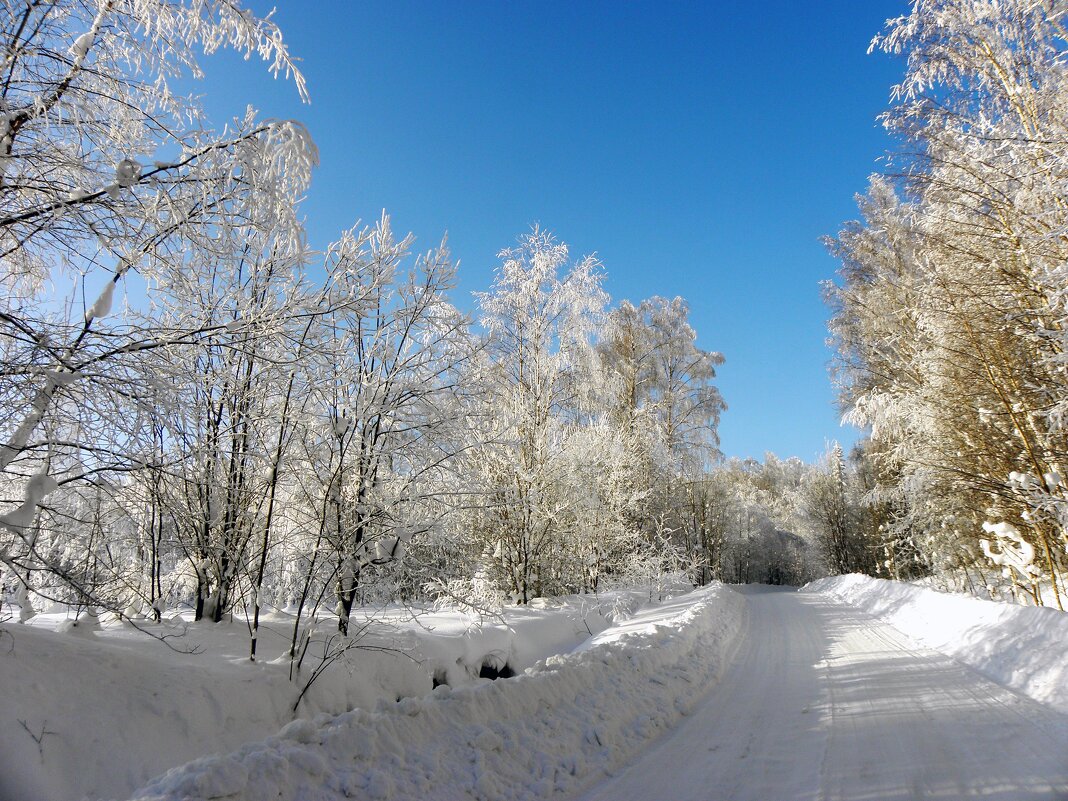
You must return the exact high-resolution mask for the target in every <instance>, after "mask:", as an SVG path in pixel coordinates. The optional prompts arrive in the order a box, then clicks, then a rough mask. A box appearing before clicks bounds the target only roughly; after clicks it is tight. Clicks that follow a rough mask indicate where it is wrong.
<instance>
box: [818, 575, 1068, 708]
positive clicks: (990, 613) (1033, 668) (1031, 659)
mask: <svg viewBox="0 0 1068 801" xmlns="http://www.w3.org/2000/svg"><path fill="white" fill-rule="evenodd" d="M803 591H807V592H822V593H827V594H828V595H831V596H833V597H835V598H837V599H838V600H841V601H844V602H846V603H848V604H852V605H854V606H857V607H860V608H861V609H862V610H864V611H865V612H867V613H868V614H871V615H874V616H875V617H877V618H880V619H881V620H884V621H886V622H887V623H889V624H891V625H892V626H894V627H895V628H897V629H898V630H900V631H901V632H903V633H904V634H906V635H908V636H909V637H911V638H912V639H913V640H915V641H916V642H917V643H920V644H921V645H925V646H927V647H928V648H934V649H935V650H938V651H941V652H942V653H944V654H948V655H949V656H952V657H953V658H955V659H957V660H958V661H960V662H962V663H964V664H966V665H968V666H969V667H971V668H973V669H975V670H977V671H978V672H980V673H982V674H983V675H984V676H986V677H987V678H990V679H992V680H993V681H996V682H997V683H998V684H1001V685H1002V686H1005V687H1009V688H1011V689H1013V690H1016V691H1018V692H1020V693H1023V694H1024V695H1027V696H1029V697H1031V698H1034V699H1035V700H1036V701H1041V702H1043V703H1046V704H1049V705H1051V706H1053V707H1055V708H1057V709H1059V710H1061V711H1062V712H1068V614H1065V613H1064V612H1060V611H1057V610H1055V609H1048V608H1035V607H1027V606H1015V605H1013V604H1005V603H997V602H994V601H983V600H979V599H976V598H972V597H970V596H964V595H949V594H947V593H942V592H937V591H935V590H929V589H925V588H923V587H917V586H914V585H912V584H903V583H901V582H897V581H886V580H884V579H874V578H870V577H868V576H861V575H850V576H834V577H832V578H825V579H820V580H819V581H814V582H812V583H811V584H808V585H806V586H805V587H804V588H803Z"/></svg>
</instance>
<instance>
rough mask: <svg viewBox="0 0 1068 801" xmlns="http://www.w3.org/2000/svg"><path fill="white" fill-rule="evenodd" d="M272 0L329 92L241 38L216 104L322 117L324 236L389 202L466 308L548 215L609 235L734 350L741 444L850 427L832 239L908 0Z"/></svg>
mask: <svg viewBox="0 0 1068 801" xmlns="http://www.w3.org/2000/svg"><path fill="white" fill-rule="evenodd" d="M246 4H247V5H249V6H250V7H251V8H253V9H255V10H257V11H261V12H262V11H264V10H267V9H268V8H269V7H270V6H269V5H268V4H267V3H263V2H258V0H247V3H246ZM277 5H278V11H277V14H276V19H277V21H278V22H279V24H280V25H281V26H282V28H283V31H284V32H285V34H286V38H287V40H288V42H289V44H290V47H291V49H292V50H293V52H294V53H296V54H297V55H299V56H300V57H301V58H302V59H303V66H304V72H305V75H306V77H307V79H308V84H309V87H310V91H311V95H312V104H311V105H310V106H304V107H302V106H300V104H299V103H298V102H297V98H296V92H295V91H294V90H293V88H292V86H291V85H288V84H283V83H281V82H273V81H271V80H270V79H269V78H268V77H267V76H266V74H265V71H264V70H263V68H262V67H261V66H260V65H257V64H245V63H242V62H241V61H240V60H239V59H237V58H235V57H232V56H223V57H217V58H215V59H213V60H211V61H209V62H208V64H207V68H208V83H207V84H205V85H204V89H203V90H204V91H205V92H206V93H207V95H208V98H207V100H208V101H209V102H208V106H209V109H210V110H211V113H212V115H213V117H214V118H215V119H216V121H217V122H221V121H222V120H223V119H225V118H226V117H228V116H234V115H236V114H238V113H240V112H241V111H242V110H243V107H244V103H246V102H248V103H251V104H253V105H254V106H256V107H257V108H259V109H260V110H261V111H262V113H263V114H264V116H269V117H296V118H299V119H301V120H303V121H304V122H305V123H306V124H307V125H308V127H309V129H310V130H311V132H312V135H313V137H314V139H315V141H316V143H317V144H318V146H319V148H320V153H321V158H322V166H321V168H320V169H319V171H318V174H317V176H316V179H315V184H314V186H313V189H312V191H311V194H310V196H309V198H308V202H307V204H306V206H305V210H306V213H307V215H308V219H309V224H310V231H311V236H312V242H313V244H314V245H316V246H319V247H321V246H324V245H325V244H326V243H327V242H328V241H329V240H330V239H331V238H332V237H333V236H334V234H335V233H336V232H337V231H340V230H342V229H344V228H347V227H348V226H350V225H351V224H352V223H353V222H354V221H355V220H356V219H358V218H362V219H364V220H368V221H372V220H374V219H376V218H377V216H378V214H379V213H380V211H381V210H382V209H383V208H384V209H386V210H388V211H389V212H390V214H391V215H392V217H393V222H394V226H395V228H396V229H398V230H403V231H409V230H410V231H413V232H414V233H415V234H416V236H417V237H418V245H419V246H421V247H422V248H429V247H431V246H432V245H434V244H436V242H437V241H438V240H439V239H440V237H441V235H442V234H443V233H444V232H446V231H447V232H448V234H449V242H450V247H451V249H452V252H453V254H454V256H455V257H456V258H458V259H459V260H460V262H461V267H460V280H461V285H460V287H459V289H458V290H457V292H456V293H455V296H454V301H455V302H456V303H457V304H458V305H460V306H461V307H463V308H468V309H470V308H471V297H470V292H471V291H473V290H484V289H486V288H488V287H489V284H490V281H491V279H492V271H493V268H494V267H495V265H496V263H497V262H496V258H495V254H496V253H497V252H498V251H499V250H501V249H502V248H504V247H507V246H510V245H511V244H513V242H514V241H515V237H516V236H517V235H519V234H521V233H522V232H524V231H526V230H527V229H528V228H529V227H530V225H531V224H532V223H535V222H537V223H539V224H540V225H541V226H542V227H544V228H547V229H549V230H551V231H553V232H554V233H556V234H557V236H558V237H559V238H560V239H562V240H563V241H565V242H567V243H568V244H569V245H570V246H571V248H572V253H573V255H575V256H579V255H583V254H586V253H590V252H596V253H597V255H598V256H599V257H600V258H601V259H602V261H603V262H604V265H605V268H606V270H607V273H608V282H607V289H608V291H609V292H610V293H611V295H612V297H613V299H614V300H617V301H618V300H619V299H623V298H627V299H630V300H633V301H638V300H641V299H642V298H645V297H649V296H652V295H663V296H666V297H672V296H675V295H682V296H683V297H685V298H686V299H687V300H688V301H689V303H690V307H691V322H692V324H693V326H694V328H695V329H696V330H697V332H698V343H699V345H700V346H701V347H703V348H706V349H710V350H718V351H720V352H722V353H723V354H724V355H725V356H726V359H727V362H726V364H725V365H724V366H723V367H722V368H721V370H720V376H719V380H718V381H717V383H718V386H719V387H720V390H721V392H722V393H723V395H724V397H725V399H726V401H727V404H728V406H729V409H728V411H727V412H726V414H725V415H724V417H723V420H722V423H721V426H720V436H721V439H722V449H723V451H724V453H725V454H727V455H728V456H742V457H745V456H755V457H758V458H759V457H761V456H762V455H763V454H764V452H765V451H774V452H775V453H777V454H779V455H780V456H790V455H795V456H800V457H801V458H803V459H806V460H812V459H814V458H815V457H816V456H817V454H819V453H820V452H821V451H822V450H823V449H824V446H825V443H826V442H827V441H828V440H829V439H838V440H840V441H842V442H843V444H845V445H846V446H847V447H848V445H850V444H851V443H852V442H853V441H854V440H855V438H856V436H857V433H856V432H855V431H853V430H852V429H849V428H840V427H839V423H838V420H839V414H838V412H837V410H836V409H835V407H834V392H833V389H832V387H831V385H830V381H829V379H828V375H827V364H828V361H829V359H830V357H831V353H830V351H829V350H828V349H827V348H826V346H825V344H824V342H825V338H826V328H825V321H826V318H827V316H828V312H827V310H826V308H825V307H824V306H823V304H822V302H821V299H820V291H819V282H820V281H821V280H823V279H827V278H830V277H832V276H833V274H834V271H835V269H836V265H835V262H834V261H833V259H831V258H830V256H828V255H827V254H826V253H825V251H824V249H823V247H822V245H821V244H820V243H819V237H820V236H821V235H823V234H832V233H835V232H836V231H837V230H838V229H839V227H840V224H841V223H842V222H843V221H845V220H847V219H851V218H853V217H855V216H856V207H855V204H854V200H853V196H854V194H855V193H857V192H860V191H863V190H864V188H865V185H866V180H867V176H868V175H869V174H870V173H872V172H874V171H877V170H878V169H879V168H880V162H879V160H880V158H881V157H882V156H883V154H884V153H885V152H886V151H887V150H888V149H890V148H891V146H892V143H891V142H890V140H889V139H888V137H887V135H886V134H885V132H884V131H883V130H882V128H881V127H879V126H878V124H877V123H876V120H875V117H876V115H877V114H879V113H880V112H881V111H882V110H884V109H885V107H886V104H887V99H888V95H889V88H890V85H891V84H892V83H893V82H894V81H896V80H897V79H898V78H899V77H900V72H901V69H902V64H901V62H900V61H897V60H894V59H890V58H888V57H887V56H884V55H881V54H873V55H867V54H866V50H867V46H868V43H869V41H870V40H871V38H872V36H873V35H875V34H876V33H877V32H879V31H880V30H881V28H882V25H883V22H884V20H885V19H886V18H888V17H891V16H896V15H898V14H901V13H905V11H906V10H907V4H906V3H905V2H890V1H889V0H866V1H865V2H857V0H817V1H815V2H811V3H804V4H803V3H798V2H796V0H793V1H792V2H788V1H787V0H769V1H767V2H764V3H761V4H758V5H753V4H751V3H749V2H741V1H740V0H725V2H721V3H711V2H709V3H705V2H626V3H608V2H603V3H589V2H447V3H446V2H407V1H405V0H390V2H374V3H370V2H341V1H340V0H315V2H310V1H309V0H277ZM757 9H758V10H757Z"/></svg>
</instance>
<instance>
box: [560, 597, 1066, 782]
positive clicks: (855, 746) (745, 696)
mask: <svg viewBox="0 0 1068 801" xmlns="http://www.w3.org/2000/svg"><path fill="white" fill-rule="evenodd" d="M831 586H833V582H832V584H831ZM743 591H744V592H745V593H746V594H747V597H748V600H749V622H748V630H747V631H746V632H745V635H744V637H743V639H742V644H741V647H740V650H739V653H738V656H737V658H736V660H735V661H734V663H733V664H732V665H731V667H730V669H729V670H728V671H727V673H726V674H725V675H724V676H723V678H722V679H721V681H720V682H719V684H717V685H716V686H715V688H714V689H713V690H712V692H711V693H709V694H708V697H707V698H706V699H705V700H704V701H703V702H702V703H701V704H700V705H699V706H698V707H697V709H695V710H694V712H693V714H691V715H690V716H688V717H687V718H686V719H685V720H684V721H683V722H682V724H681V725H680V726H679V727H678V728H677V729H675V730H674V731H671V732H669V733H668V734H666V735H665V736H664V737H663V738H661V739H660V740H658V741H657V742H655V743H653V744H652V745H651V746H650V747H649V748H648V749H646V750H645V752H644V753H642V754H640V755H639V756H638V758H637V759H636V760H634V761H633V763H632V764H631V765H630V767H629V768H627V770H625V771H624V772H622V773H619V774H618V775H616V776H614V777H611V778H609V779H607V780H606V781H603V782H600V783H598V784H596V785H594V786H592V787H590V788H589V789H588V791H587V792H586V793H585V794H584V795H582V796H581V799H582V801H650V799H670V800H671V801H709V799H730V801H888V800H889V799H898V800H899V801H912V800H915V801H918V800H919V799H944V800H945V801H950V800H952V801H959V799H964V798H980V797H981V798H983V799H986V800H987V801H991V800H992V799H998V800H999V801H1022V800H1023V799H1033V800H1034V801H1038V799H1044V801H1055V800H1056V799H1064V798H1068V718H1066V717H1065V716H1064V715H1063V714H1059V713H1057V712H1056V711H1054V710H1052V709H1050V708H1048V707H1045V706H1043V705H1041V704H1038V703H1037V702H1035V701H1031V700H1029V699H1027V698H1024V697H1022V696H1020V695H1019V694H1017V693H1015V692H1013V691H1011V690H1008V689H1006V688H1004V687H1001V686H999V685H997V684H995V683H993V682H991V681H988V680H986V679H985V678H983V677H982V676H980V675H979V674H977V673H976V672H974V671H973V670H971V669H969V668H968V667H966V666H965V665H963V664H961V663H960V662H958V661H955V660H954V659H952V658H950V657H948V656H946V655H944V654H941V653H939V652H937V651H932V650H929V649H925V648H921V647H919V646H917V645H916V644H915V643H913V642H911V641H910V640H909V639H908V638H907V637H905V636H904V635H903V634H901V633H900V632H899V631H897V630H896V629H894V628H893V627H892V626H890V625H889V624H887V623H884V622H882V621H880V620H878V619H876V618H872V617H871V616H870V615H868V614H866V613H864V612H862V611H860V610H859V609H857V608H856V607H852V606H849V605H845V604H843V603H841V602H840V601H838V600H836V598H835V597H834V596H832V595H830V594H828V593H820V592H793V591H790V590H784V589H776V588H772V587H760V586H750V587H745V588H743Z"/></svg>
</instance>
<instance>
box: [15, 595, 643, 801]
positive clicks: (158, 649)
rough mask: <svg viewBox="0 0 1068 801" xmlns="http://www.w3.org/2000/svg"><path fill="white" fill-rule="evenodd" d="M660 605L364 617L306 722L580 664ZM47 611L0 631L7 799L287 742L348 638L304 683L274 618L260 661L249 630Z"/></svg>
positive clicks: (92, 785) (589, 600) (115, 792)
mask: <svg viewBox="0 0 1068 801" xmlns="http://www.w3.org/2000/svg"><path fill="white" fill-rule="evenodd" d="M648 598H649V594H648V591H647V590H629V591H618V592H612V593H602V594H601V595H600V596H597V597H594V596H591V597H575V598H567V599H560V600H556V601H543V602H541V603H538V604H532V605H531V606H537V607H539V608H516V607H512V608H506V609H504V610H502V612H501V613H500V615H499V616H495V617H493V618H490V617H484V618H480V617H478V616H477V615H474V614H466V613H460V612H456V611H450V610H437V611H432V610H426V611H422V612H420V613H419V614H418V616H417V618H413V615H412V611H410V610H405V609H403V608H401V607H390V608H387V609H385V610H369V609H362V610H356V611H354V616H353V626H354V628H356V627H362V626H363V624H364V623H366V622H371V623H372V626H371V628H370V629H369V630H368V632H367V633H366V634H365V635H364V636H362V637H361V638H359V639H358V640H356V641H355V642H356V645H357V646H358V647H357V648H354V649H352V650H350V651H348V652H346V653H345V654H344V655H343V657H342V658H340V659H338V660H336V661H334V662H333V663H332V664H331V665H330V667H329V669H328V670H326V672H324V673H323V674H322V675H321V676H320V677H318V678H317V679H316V680H315V683H314V684H313V685H312V687H311V689H310V690H309V691H308V693H307V694H306V695H305V698H304V700H303V701H302V702H301V704H300V707H299V714H301V715H304V716H307V717H313V716H315V715H316V714H322V713H335V714H336V713H340V712H344V711H347V710H351V709H355V708H363V709H373V708H375V706H376V705H377V704H379V703H380V702H382V703H387V704H389V705H394V704H395V702H396V699H397V698H398V697H415V696H423V695H427V694H429V693H430V692H431V690H432V686H433V682H434V680H435V678H436V679H437V680H439V681H441V680H444V681H446V682H448V684H450V685H451V686H452V687H453V688H457V687H462V686H465V685H470V684H475V683H478V682H479V681H484V680H480V679H478V675H479V671H480V668H481V667H482V666H483V664H486V663H489V664H492V665H493V667H495V668H496V669H498V670H499V669H501V668H503V667H504V666H505V665H508V666H509V667H510V668H511V669H512V670H513V671H515V672H522V670H523V669H524V668H527V667H530V666H532V665H533V664H534V663H535V662H536V661H537V660H539V659H544V658H545V657H547V656H551V655H553V654H557V653H561V652H567V651H570V650H571V649H572V648H574V647H575V646H576V645H578V644H580V643H581V642H583V641H584V640H586V639H587V638H589V637H590V636H591V634H593V633H597V632H600V631H601V630H603V629H605V628H606V627H608V626H609V625H610V624H611V623H612V622H613V621H616V620H619V619H622V618H625V617H627V616H628V615H630V614H632V613H633V612H634V611H635V610H636V609H638V608H639V607H640V606H642V604H644V603H646V602H647V601H648ZM26 600H27V601H28V600H29V598H26ZM37 604H38V607H39V608H40V607H44V608H45V610H46V611H43V612H40V613H39V614H37V615H36V616H35V617H33V618H32V620H31V621H30V625H18V624H17V623H14V622H8V623H6V624H3V625H0V731H3V732H4V733H5V734H4V739H3V745H2V747H0V799H3V800H4V801H7V799H17V800H18V801H74V800H75V799H79V800H80V799H82V798H83V797H88V798H100V797H102V796H103V797H108V798H115V797H120V796H122V797H125V796H128V795H129V794H131V793H132V792H134V791H135V790H136V789H137V788H138V787H140V786H142V785H143V784H145V783H146V782H147V781H149V780H150V779H152V778H153V777H154V776H158V775H160V774H162V773H163V772H164V771H166V770H168V769H169V768H172V767H174V766H176V765H181V764H184V763H186V762H189V761H190V760H193V759H196V758H198V757H203V756H205V755H207V754H212V753H227V752H230V751H233V750H234V749H237V748H239V747H240V746H241V745H242V744H244V743H247V742H250V741H256V740H262V739H263V738H265V737H268V736H270V735H273V734H275V733H277V732H278V731H279V729H281V728H282V727H283V726H285V725H286V724H287V723H289V722H290V721H292V720H293V717H294V715H293V713H292V711H291V709H292V706H293V704H294V701H295V700H296V696H297V694H298V693H299V692H300V691H301V689H302V688H303V685H304V683H305V682H306V681H307V679H308V677H309V676H310V674H311V672H312V670H314V669H315V668H317V667H318V666H319V665H320V663H321V659H320V656H321V653H322V644H323V641H324V639H325V638H326V636H328V635H329V634H330V633H331V630H332V628H333V626H334V624H333V623H332V622H331V621H329V620H324V621H323V622H322V623H321V624H320V628H321V630H322V633H321V635H320V636H319V637H318V638H317V640H316V642H315V643H314V644H313V645H312V647H311V648H310V649H309V653H308V656H307V658H306V659H305V664H304V669H303V671H302V673H301V675H300V676H299V677H298V680H297V681H296V682H290V681H289V680H288V672H289V661H288V658H286V657H285V656H284V652H285V649H286V647H287V645H288V637H289V635H290V632H291V630H292V625H293V617H292V615H289V614H285V613H281V612H270V613H264V615H263V617H262V619H261V624H262V625H261V629H260V632H259V638H258V639H259V645H258V653H259V654H260V659H261V661H258V662H256V663H252V662H250V661H249V659H248V646H249V638H248V631H247V629H246V626H245V621H243V620H236V621H235V622H233V623H232V624H231V623H220V624H211V623H202V624H190V623H189V622H187V620H184V619H182V616H173V617H172V616H171V615H170V614H165V616H164V619H165V622H164V623H163V624H160V625H156V624H152V623H149V622H148V621H140V622H139V623H138V625H139V626H143V627H144V628H145V629H146V630H147V631H149V632H151V633H153V634H155V635H156V636H158V637H165V638H167V644H164V643H161V642H159V641H157V640H155V639H151V638H149V637H147V636H146V635H144V634H142V633H139V632H137V631H135V630H134V629H133V628H131V627H130V626H128V625H120V624H117V623H115V622H114V621H113V620H111V621H109V620H108V619H107V618H106V617H105V618H102V621H101V622H102V624H103V625H98V623H97V621H96V620H95V619H94V618H93V617H92V616H86V615H85V613H83V615H82V617H81V620H80V621H79V624H78V625H77V626H72V625H71V620H70V618H71V617H72V616H73V615H71V614H70V613H68V612H67V611H66V610H64V609H61V608H54V609H52V610H48V609H47V602H44V601H43V600H42V599H37ZM26 606H27V611H28V612H29V613H32V608H30V607H29V604H27V605H26ZM20 611H21V610H20ZM368 616H370V617H368ZM58 630H64V631H66V633H65V634H60V633H57V631H58ZM72 635H77V636H72ZM168 646H171V647H168ZM172 647H173V649H177V650H172ZM23 723H25V727H24V726H23ZM30 732H33V735H32V736H31V734H30ZM42 732H44V734H43V735H42ZM35 737H39V738H41V743H40V744H38V743H37V742H35V739H34V738H35Z"/></svg>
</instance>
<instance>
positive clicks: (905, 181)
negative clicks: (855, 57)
mask: <svg viewBox="0 0 1068 801" xmlns="http://www.w3.org/2000/svg"><path fill="white" fill-rule="evenodd" d="M1066 13H1068V4H1065V3H1063V2H1053V1H1052V0H1039V2H1032V0H998V1H997V2H986V1H983V2H979V0H919V2H916V3H915V4H914V5H913V8H912V11H911V13H909V14H908V15H906V16H903V17H901V18H899V19H895V20H891V21H890V22H889V23H888V27H887V30H886V32H885V33H884V34H883V35H882V36H879V37H878V38H877V39H876V40H875V41H874V43H873V47H875V48H877V49H880V50H883V51H886V52H888V53H896V54H902V55H904V57H905V59H906V72H905V77H904V79H903V80H902V82H901V83H900V84H899V85H898V86H896V87H895V88H894V91H893V101H894V102H893V105H892V107H891V109H890V110H889V111H888V112H887V113H886V114H885V116H884V122H885V124H886V126H887V128H888V129H890V130H891V131H892V132H893V133H894V134H895V135H896V136H898V137H899V139H900V140H901V141H903V142H904V143H906V146H905V148H904V150H903V152H902V153H901V154H899V155H898V156H897V157H896V162H897V165H898V168H899V169H898V172H896V173H895V174H892V175H887V176H877V177H874V178H873V179H872V181H871V186H870V188H869V190H868V193H867V195H865V196H864V197H862V198H861V199H860V208H861V214H862V220H861V221H860V222H857V223H852V224H850V225H849V226H848V227H847V228H846V229H845V230H843V231H842V232H841V233H840V234H839V235H838V237H837V238H836V239H835V240H833V242H832V243H831V248H832V250H833V252H834V253H835V254H836V255H837V256H838V257H839V258H841V260H842V270H841V274H840V278H841V280H840V282H839V283H838V284H837V285H834V286H831V287H829V289H828V295H829V298H830V302H831V304H832V306H833V308H834V319H833V321H832V324H831V327H832V331H833V334H834V336H835V338H836V340H837V344H838V350H839V354H840V356H839V360H838V376H839V379H840V382H841V387H842V401H843V404H844V406H845V408H846V409H847V410H848V412H849V415H850V416H851V417H852V419H853V420H854V421H856V422H857V423H860V424H862V425H867V426H870V427H871V442H870V444H869V446H868V453H869V456H870V470H869V480H870V483H871V493H870V497H871V499H872V503H873V504H881V505H882V512H881V514H882V515H883V516H884V518H885V519H884V521H883V524H882V526H881V527H877V529H876V532H875V533H876V534H877V536H878V539H879V541H880V546H881V547H882V548H883V549H884V551H885V553H886V554H887V557H886V558H887V561H891V562H894V563H898V562H900V561H901V559H902V557H907V558H908V559H909V560H910V561H913V562H915V561H916V560H918V561H919V562H920V563H922V564H923V565H924V567H925V569H927V570H931V571H937V572H946V571H950V572H953V571H955V572H958V573H960V575H961V576H963V577H964V578H965V579H966V580H967V581H968V582H969V583H972V584H973V586H974V584H976V583H978V584H979V587H980V588H981V587H982V585H983V584H985V583H987V582H988V581H990V579H988V578H983V579H982V580H981V581H980V580H979V577H981V576H984V575H989V572H990V571H989V568H996V569H997V570H1004V578H1005V579H1006V580H1007V581H1008V582H1011V584H1012V585H1014V586H1015V588H1016V589H1017V591H1022V592H1026V593H1030V594H1032V595H1034V596H1035V597H1036V599H1037V596H1038V592H1039V586H1040V585H1042V586H1045V587H1046V588H1047V589H1048V590H1050V593H1049V596H1050V597H1052V599H1053V601H1054V602H1055V603H1057V604H1058V605H1060V604H1062V603H1063V601H1064V591H1065V586H1066V585H1065V578H1066V576H1068V533H1066V531H1068V529H1066V524H1068V504H1066V495H1065V481H1064V478H1063V477H1064V476H1065V475H1066V473H1065V460H1066V459H1068V429H1066V425H1065V424H1066V417H1065V411H1066V410H1068V382H1066V373H1065V366H1066V364H1068V362H1066V360H1065V356H1064V348H1065V344H1066V341H1068V340H1066V334H1065V330H1066V329H1065V323H1066V322H1068V318H1066V312H1068V305H1066V300H1068V280H1066V279H1068V273H1066V272H1065V264H1066V263H1068V238H1066V236H1065V231H1066V230H1068V206H1066V203H1065V194H1064V187H1065V178H1066V177H1068V176H1066V168H1068V66H1066V64H1065V57H1066V55H1068V54H1066V42H1068V39H1066V38H1065V28H1064V22H1065V15H1066ZM992 583H998V582H997V581H992Z"/></svg>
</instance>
